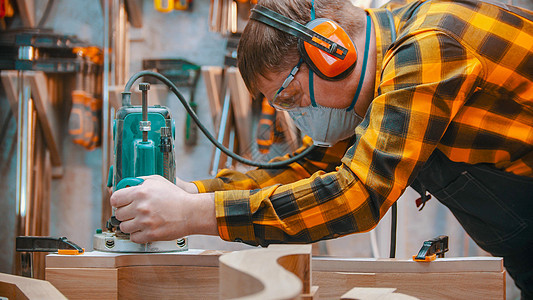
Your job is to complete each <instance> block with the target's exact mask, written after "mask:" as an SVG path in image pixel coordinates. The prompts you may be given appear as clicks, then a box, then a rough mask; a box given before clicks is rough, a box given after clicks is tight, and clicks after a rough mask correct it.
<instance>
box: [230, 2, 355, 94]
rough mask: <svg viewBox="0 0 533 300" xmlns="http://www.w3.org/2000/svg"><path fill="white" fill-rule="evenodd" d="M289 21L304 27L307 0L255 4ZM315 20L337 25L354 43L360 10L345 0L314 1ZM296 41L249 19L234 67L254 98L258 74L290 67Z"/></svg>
mask: <svg viewBox="0 0 533 300" xmlns="http://www.w3.org/2000/svg"><path fill="white" fill-rule="evenodd" d="M257 4H258V5H262V6H264V7H267V8H269V9H271V10H273V11H275V12H277V13H279V14H281V15H284V16H286V17H289V18H291V19H292V20H294V21H296V22H298V23H301V24H306V23H308V22H309V21H310V20H311V0H261V1H259V2H258V3H257ZM315 11H316V18H328V19H331V20H333V21H335V22H337V23H338V24H339V25H340V26H341V27H342V28H343V29H344V30H345V31H346V33H347V34H348V35H349V36H350V37H351V38H352V40H354V43H355V37H356V36H357V34H358V33H359V32H360V31H361V30H363V25H364V22H363V20H364V11H363V10H362V9H360V8H357V7H355V6H353V5H352V4H351V3H350V1H349V0H315ZM297 44H298V38H296V37H294V36H292V35H290V34H287V33H285V32H282V31H280V30H277V29H274V28H272V27H270V26H268V25H266V24H263V23H261V22H258V21H256V20H252V19H250V21H249V22H248V24H247V25H246V27H245V28H244V31H243V34H242V37H241V39H240V41H239V46H238V49H237V64H238V67H239V70H240V72H241V75H242V77H243V79H244V82H245V84H246V87H247V88H248V90H249V91H250V92H251V93H252V94H253V95H256V94H257V93H258V92H259V90H258V86H257V81H258V78H259V75H260V76H262V77H265V78H267V73H270V72H280V71H284V70H287V69H290V68H292V67H293V66H294V65H296V63H297V62H298V59H299V53H298V49H297Z"/></svg>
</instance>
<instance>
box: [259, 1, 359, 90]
mask: <svg viewBox="0 0 533 300" xmlns="http://www.w3.org/2000/svg"><path fill="white" fill-rule="evenodd" d="M250 18H251V19H253V20H256V21H259V22H261V23H264V24H266V25H269V26H271V27H273V28H276V29H278V30H280V31H283V32H285V33H288V34H290V35H292V36H295V37H297V38H298V51H299V52H300V55H301V57H302V58H303V60H304V61H305V63H306V64H307V65H308V66H309V67H310V68H311V70H313V72H315V73H316V74H317V75H318V76H319V77H321V78H323V79H327V80H340V79H343V78H346V76H348V75H349V74H350V73H351V72H352V71H353V69H354V67H355V64H356V62H357V51H356V48H355V45H354V43H353V42H352V39H351V38H350V37H349V36H348V34H347V33H346V32H345V31H344V29H342V28H341V27H340V26H339V24H337V23H336V22H335V21H333V20H330V19H325V18H319V19H314V20H311V22H309V23H307V24H305V25H302V24H300V23H298V22H296V21H294V20H291V19H289V18H287V17H285V16H283V15H280V14H278V13H276V12H274V11H272V10H270V9H268V8H266V7H264V6H261V5H256V6H255V7H254V8H253V9H252V14H251V16H250Z"/></svg>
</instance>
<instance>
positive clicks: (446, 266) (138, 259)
mask: <svg viewBox="0 0 533 300" xmlns="http://www.w3.org/2000/svg"><path fill="white" fill-rule="evenodd" d="M278 247H281V248H283V249H281V248H278ZM286 247H289V248H286ZM298 247H307V248H310V245H291V246H287V245H284V246H276V245H273V246H271V247H269V248H267V249H253V250H246V251H238V252H233V253H231V255H230V256H229V257H233V258H232V259H231V262H230V265H231V263H237V264H238V266H239V268H241V269H242V268H244V269H245V270H246V271H245V272H236V271H235V270H236V267H235V266H228V264H227V262H226V263H224V261H222V262H221V263H220V265H221V267H220V270H219V267H218V265H219V262H218V259H219V257H220V255H221V254H222V252H219V251H203V250H194V249H192V250H189V251H187V252H177V253H160V254H120V253H104V252H87V253H85V254H83V255H79V256H63V255H57V254H51V255H48V256H47V258H46V279H47V280H49V281H50V282H51V283H52V284H54V285H55V286H56V287H57V288H58V289H59V290H60V291H61V292H62V293H64V294H65V296H67V297H69V299H99V300H100V299H104V298H106V299H107V298H112V297H114V295H116V297H118V298H124V299H129V298H142V299H146V298H153V299H164V298H166V299H172V298H189V299H190V298H192V299H213V298H216V294H219V295H220V296H221V297H223V298H229V297H234V296H235V295H234V294H232V293H233V292H232V291H228V289H231V288H229V287H230V286H231V285H230V284H233V285H235V284H239V283H242V282H243V281H242V280H248V279H251V281H252V283H250V284H241V285H238V287H239V288H238V289H241V290H242V291H248V292H249V291H256V290H257V289H258V287H261V284H258V283H257V282H256V283H254V280H256V281H257V279H254V278H253V277H254V276H255V275H256V273H254V272H256V271H257V272H259V273H262V274H270V278H271V279H278V280H279V279H280V278H281V279H282V280H281V283H277V284H276V290H282V288H281V287H282V286H285V285H286V283H288V282H292V279H288V278H291V274H292V278H293V279H295V278H296V279H297V280H298V279H299V280H300V281H303V282H304V284H300V286H299V288H298V289H297V290H298V291H299V292H300V295H299V296H300V297H301V298H302V299H316V297H317V295H319V296H320V298H322V299H340V298H341V296H342V295H343V294H345V293H346V292H348V291H350V290H351V289H352V288H354V287H371V288H395V289H396V292H395V293H399V294H405V295H409V296H412V297H417V298H420V299H505V271H504V269H503V264H502V259H501V258H495V257H466V258H442V259H437V260H436V261H433V262H430V263H425V262H424V263H421V262H414V261H412V260H400V259H365V258H350V259H342V258H312V259H311V272H310V271H309V267H305V266H306V264H305V262H307V261H308V258H305V257H306V256H305V255H308V254H304V255H303V256H302V251H303V250H302V249H303V248H298ZM307 248H306V249H305V251H308V250H307ZM287 249H289V250H290V251H289V252H287ZM247 251H249V252H247ZM291 251H292V252H291ZM309 251H310V250H309ZM287 253H289V256H287ZM290 253H293V254H294V255H296V256H294V257H291V256H290ZM305 253H307V252H305ZM309 253H310V252H309ZM243 254H244V256H242V255H243ZM276 257H277V258H276ZM282 257H287V258H282ZM302 257H304V258H303V259H302ZM267 258H270V259H273V258H275V261H276V262H277V263H275V264H274V263H272V262H270V263H267V264H266V265H265V264H261V265H258V263H261V262H262V261H263V262H265V261H268V260H267ZM280 258H281V259H280ZM278 263H279V264H280V265H282V266H283V267H285V270H289V271H290V272H292V273H291V274H289V275H286V274H285V275H281V273H280V272H282V271H280V269H283V268H281V266H280V265H278ZM274 265H275V266H277V267H276V268H275V270H270V271H269V270H267V269H266V268H270V267H275V266H274ZM254 270H255V271H254ZM219 272H220V273H219ZM228 272H229V273H228ZM283 272H286V271H283ZM239 273H240V275H235V274H239ZM219 274H220V275H219ZM294 274H296V276H294ZM106 278H111V279H106ZM227 279H230V280H231V281H232V283H230V284H228V283H227V282H226V283H225V282H224V281H223V280H227ZM65 280H70V281H69V282H68V284H66V285H65V283H64V281H65ZM219 280H220V292H218V291H219ZM102 282H105V283H106V287H105V289H104V288H102V289H103V291H101V292H102V293H104V291H105V293H107V295H109V296H110V297H103V296H102V295H101V294H98V293H97V292H96V291H94V286H97V285H99V284H102ZM269 284H271V283H269ZM115 285H116V292H110V291H111V290H112V289H113V288H115ZM288 285H289V286H290V285H294V286H297V285H298V284H292V283H291V284H288ZM304 286H305V287H309V288H308V289H305V290H304ZM311 286H319V289H318V291H317V290H316V289H313V288H312V287H311ZM72 287H75V289H74V288H72ZM304 291H309V293H308V294H301V293H302V292H304ZM191 293H194V295H192V294H191ZM289 298H290V297H289Z"/></svg>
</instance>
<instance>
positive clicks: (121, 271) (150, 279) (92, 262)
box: [46, 250, 223, 300]
mask: <svg viewBox="0 0 533 300" xmlns="http://www.w3.org/2000/svg"><path fill="white" fill-rule="evenodd" d="M222 253H223V252H220V251H205V250H189V251H186V252H174V253H137V254H128V253H107V252H98V251H93V252H86V253H84V254H82V255H72V256H71V255H58V254H50V255H48V256H47V257H46V279H47V280H48V281H50V282H51V283H52V284H53V285H54V286H56V287H57V288H58V290H60V291H61V292H62V293H63V294H64V295H65V296H67V297H68V298H69V299H97V300H101V299H191V298H193V299H213V298H216V297H217V294H218V257H219V256H220V255H221V254H222ZM95 286H98V289H95V288H94V287H95ZM199 287H201V289H199Z"/></svg>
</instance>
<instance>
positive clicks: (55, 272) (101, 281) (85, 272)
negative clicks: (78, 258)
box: [46, 267, 118, 300]
mask: <svg viewBox="0 0 533 300" xmlns="http://www.w3.org/2000/svg"><path fill="white" fill-rule="evenodd" d="M46 280H48V281H49V282H50V283H52V284H53V285H54V286H55V287H56V288H57V289H58V290H59V291H61V293H63V294H64V295H65V296H66V297H67V298H68V299H74V300H76V299H80V300H81V299H118V269H115V268H49V267H47V268H46Z"/></svg>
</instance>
